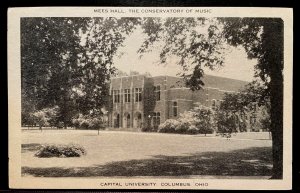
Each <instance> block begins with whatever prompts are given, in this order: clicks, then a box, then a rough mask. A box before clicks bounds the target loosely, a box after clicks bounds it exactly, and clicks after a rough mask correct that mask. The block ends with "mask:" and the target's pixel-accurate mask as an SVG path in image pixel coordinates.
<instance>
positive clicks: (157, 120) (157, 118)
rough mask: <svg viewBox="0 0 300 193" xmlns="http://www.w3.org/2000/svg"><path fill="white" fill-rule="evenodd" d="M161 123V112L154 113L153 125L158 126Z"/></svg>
mask: <svg viewBox="0 0 300 193" xmlns="http://www.w3.org/2000/svg"><path fill="white" fill-rule="evenodd" d="M159 124H160V112H154V113H153V126H154V127H158V126H159Z"/></svg>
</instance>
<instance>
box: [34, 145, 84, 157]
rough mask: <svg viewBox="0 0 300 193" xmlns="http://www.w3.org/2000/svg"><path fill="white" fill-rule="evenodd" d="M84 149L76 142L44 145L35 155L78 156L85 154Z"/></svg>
mask: <svg viewBox="0 0 300 193" xmlns="http://www.w3.org/2000/svg"><path fill="white" fill-rule="evenodd" d="M85 154H86V151H85V149H84V148H83V147H82V146H80V145H76V144H69V145H44V146H42V148H41V149H40V150H39V151H38V152H37V153H36V154H35V156H36V157H40V158H43V157H44V158H46V157H80V156H82V155H85Z"/></svg>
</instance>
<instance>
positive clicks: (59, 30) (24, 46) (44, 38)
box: [21, 18, 138, 126]
mask: <svg viewBox="0 0 300 193" xmlns="http://www.w3.org/2000/svg"><path fill="white" fill-rule="evenodd" d="M137 22H138V19H135V18H121V19H116V18H22V20H21V31H22V34H21V63H22V68H21V70H22V111H23V112H24V113H23V114H29V113H30V112H35V111H38V110H40V109H42V108H47V107H49V108H50V107H53V106H55V105H57V106H59V107H60V112H59V114H60V116H59V119H60V120H61V121H63V122H64V124H65V126H67V125H68V124H71V118H72V117H73V116H74V115H76V114H78V113H83V114H101V111H100V108H101V107H102V106H103V105H104V103H106V102H107V97H106V96H107V95H108V85H107V83H108V80H109V78H110V75H111V74H113V73H114V71H115V68H114V67H113V66H112V63H113V56H114V55H115V53H116V51H117V49H118V47H120V46H121V45H122V42H123V41H124V39H125V36H126V35H128V34H129V33H130V32H131V31H132V30H133V29H134V28H135V26H136V24H137ZM23 120H24V119H23ZM25 120H26V118H25Z"/></svg>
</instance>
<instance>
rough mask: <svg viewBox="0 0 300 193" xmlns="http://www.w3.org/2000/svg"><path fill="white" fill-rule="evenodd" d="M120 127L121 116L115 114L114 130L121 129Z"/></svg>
mask: <svg viewBox="0 0 300 193" xmlns="http://www.w3.org/2000/svg"><path fill="white" fill-rule="evenodd" d="M119 127H120V114H119V113H115V114H114V128H119Z"/></svg>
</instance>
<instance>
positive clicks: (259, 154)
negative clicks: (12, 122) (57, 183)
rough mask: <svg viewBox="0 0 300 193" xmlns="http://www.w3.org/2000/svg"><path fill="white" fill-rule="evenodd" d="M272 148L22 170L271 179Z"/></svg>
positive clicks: (77, 174) (28, 172)
mask: <svg viewBox="0 0 300 193" xmlns="http://www.w3.org/2000/svg"><path fill="white" fill-rule="evenodd" d="M271 158H272V151H271V148H270V147H255V148H249V149H242V150H235V151H231V152H206V153H199V154H192V155H187V156H162V155H159V156H154V157H153V159H143V160H129V161H120V162H112V163H108V164H106V165H99V166H93V167H76V168H60V167H52V168H33V167H22V175H23V176H24V175H32V176H36V177H101V176H174V177H175V176H187V175H218V176H269V175H271V169H272V161H271Z"/></svg>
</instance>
